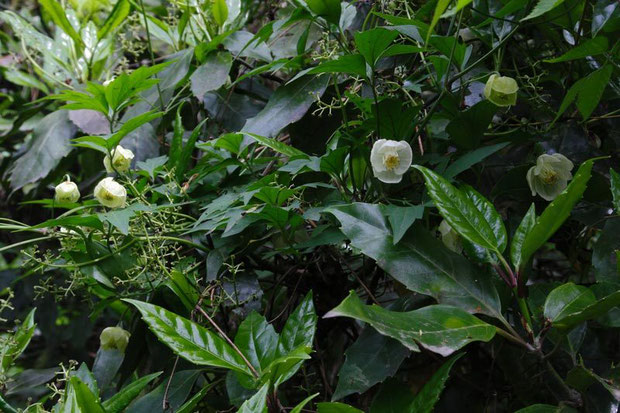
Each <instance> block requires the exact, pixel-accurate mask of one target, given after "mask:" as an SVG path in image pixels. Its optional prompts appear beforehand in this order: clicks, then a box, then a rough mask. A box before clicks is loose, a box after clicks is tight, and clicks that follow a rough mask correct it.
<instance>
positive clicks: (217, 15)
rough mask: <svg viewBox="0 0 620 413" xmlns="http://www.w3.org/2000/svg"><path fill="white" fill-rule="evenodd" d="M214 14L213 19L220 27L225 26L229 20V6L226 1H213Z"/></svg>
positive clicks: (212, 9)
mask: <svg viewBox="0 0 620 413" xmlns="http://www.w3.org/2000/svg"><path fill="white" fill-rule="evenodd" d="M211 12H212V13H213V19H214V20H215V22H216V23H217V25H218V26H220V27H222V26H224V23H226V19H228V5H227V4H226V0H213V6H212V8H211Z"/></svg>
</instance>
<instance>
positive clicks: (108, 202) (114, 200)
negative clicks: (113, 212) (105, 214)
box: [94, 178, 127, 208]
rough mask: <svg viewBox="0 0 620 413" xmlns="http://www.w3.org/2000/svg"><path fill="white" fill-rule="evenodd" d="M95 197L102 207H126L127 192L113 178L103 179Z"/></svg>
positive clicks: (97, 187)
mask: <svg viewBox="0 0 620 413" xmlns="http://www.w3.org/2000/svg"><path fill="white" fill-rule="evenodd" d="M94 195H95V198H97V201H99V202H100V203H101V204H102V205H104V206H107V207H108V208H120V207H122V206H125V200H126V199H127V190H126V189H125V187H124V186H123V185H121V184H119V183H118V182H116V181H115V180H114V179H113V178H103V179H102V180H101V181H99V183H98V184H97V186H96V187H95V191H94Z"/></svg>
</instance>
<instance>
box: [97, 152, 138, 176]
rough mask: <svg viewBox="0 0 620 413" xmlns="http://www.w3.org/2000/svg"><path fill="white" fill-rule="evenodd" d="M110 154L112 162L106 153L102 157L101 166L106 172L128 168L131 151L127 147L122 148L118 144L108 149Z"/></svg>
mask: <svg viewBox="0 0 620 413" xmlns="http://www.w3.org/2000/svg"><path fill="white" fill-rule="evenodd" d="M110 153H111V154H112V162H110V156H109V155H106V156H105V158H103V166H105V170H106V171H107V172H108V173H112V172H125V171H128V170H129V167H130V166H131V161H132V160H133V157H134V155H133V152H132V151H131V150H129V149H125V148H123V147H122V146H121V145H118V146H117V147H116V148H114V149H112V150H111V151H110Z"/></svg>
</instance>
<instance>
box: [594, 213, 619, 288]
mask: <svg viewBox="0 0 620 413" xmlns="http://www.w3.org/2000/svg"><path fill="white" fill-rule="evenodd" d="M606 221H607V222H605V225H604V226H603V232H602V233H601V235H600V236H599V238H598V239H597V240H596V244H594V251H593V252H592V266H593V267H594V276H595V277H596V281H597V282H599V283H600V282H609V283H612V284H616V285H620V245H619V244H618V234H620V219H618V217H610V218H609V219H607V220H606Z"/></svg>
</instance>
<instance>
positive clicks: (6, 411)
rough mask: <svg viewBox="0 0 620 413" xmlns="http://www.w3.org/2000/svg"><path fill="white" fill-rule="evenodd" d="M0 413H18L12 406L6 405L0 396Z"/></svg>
mask: <svg viewBox="0 0 620 413" xmlns="http://www.w3.org/2000/svg"><path fill="white" fill-rule="evenodd" d="M0 411H2V412H3V413H19V412H18V411H17V410H16V409H15V408H14V407H13V406H11V405H10V404H9V403H7V401H6V400H4V398H3V397H2V395H1V394H0Z"/></svg>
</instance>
